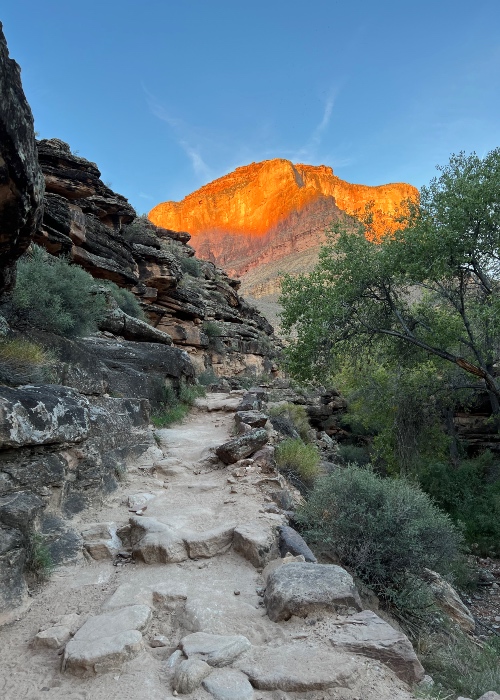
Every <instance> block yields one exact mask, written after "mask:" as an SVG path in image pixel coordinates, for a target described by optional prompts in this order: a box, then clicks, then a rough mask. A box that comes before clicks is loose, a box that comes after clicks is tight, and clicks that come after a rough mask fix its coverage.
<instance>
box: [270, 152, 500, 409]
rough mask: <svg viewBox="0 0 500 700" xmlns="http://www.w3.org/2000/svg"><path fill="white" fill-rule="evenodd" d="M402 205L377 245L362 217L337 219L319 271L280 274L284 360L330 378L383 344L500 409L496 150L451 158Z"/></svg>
mask: <svg viewBox="0 0 500 700" xmlns="http://www.w3.org/2000/svg"><path fill="white" fill-rule="evenodd" d="M439 170H440V172H441V175H440V177H439V178H435V179H433V180H432V181H431V183H430V185H429V186H428V187H423V188H422V190H421V193H420V202H419V204H415V203H413V204H412V203H410V204H409V212H410V213H409V214H408V215H407V216H406V217H405V218H404V219H402V220H401V222H400V223H401V229H400V230H398V231H396V232H395V233H394V234H390V235H387V236H385V237H383V238H382V240H381V243H380V244H377V243H374V242H372V241H370V240H368V238H367V237H366V235H365V234H369V233H370V223H371V222H370V217H369V214H368V216H367V218H366V219H365V221H364V222H363V223H360V224H359V225H356V224H354V223H353V222H352V221H350V222H348V223H344V224H340V225H336V226H335V227H334V228H333V229H332V232H331V233H330V238H329V243H328V245H327V246H326V247H325V248H323V250H322V252H321V255H320V262H319V264H318V266H317V267H316V269H315V270H314V271H313V272H312V273H310V274H308V275H302V276H299V277H297V278H291V277H285V279H284V282H283V293H282V298H281V302H282V304H283V306H284V312H283V315H282V325H283V327H284V328H285V330H286V331H288V332H291V331H292V329H295V332H296V340H295V341H293V338H292V339H291V340H292V342H291V345H290V347H289V350H288V362H289V367H290V369H291V370H292V372H293V373H294V374H295V375H296V376H298V377H302V378H309V377H311V376H317V377H322V378H323V380H324V377H325V376H331V374H332V372H335V371H336V369H337V368H338V366H339V361H340V362H341V361H342V360H343V359H344V358H346V357H351V358H354V357H356V356H357V354H358V353H361V352H364V351H366V349H367V348H370V349H371V350H374V351H375V352H376V351H377V349H378V348H379V347H380V346H381V345H382V346H386V345H387V341H390V343H391V346H392V348H393V351H394V352H395V353H399V352H400V353H402V354H403V355H404V354H405V353H408V352H409V351H410V350H411V351H412V352H418V351H419V352H421V353H422V352H423V353H424V357H425V356H431V357H433V358H435V359H436V360H440V361H442V362H443V363H450V364H452V365H454V366H456V367H459V368H460V369H461V370H463V371H464V372H466V373H467V375H468V376H469V379H470V378H471V376H472V378H473V381H474V382H475V383H476V384H477V383H479V385H481V386H483V387H484V386H485V387H486V388H487V389H488V391H489V395H490V400H491V402H492V409H493V411H494V412H495V413H498V412H499V410H500V408H499V406H500V404H499V399H500V385H499V379H497V378H496V377H494V376H493V365H494V363H495V361H496V360H497V353H498V347H499V346H500V294H499V291H500V276H499V274H498V273H499V267H500V258H499V250H500V149H496V150H494V151H491V152H490V153H489V154H487V156H486V157H485V158H484V159H481V158H479V157H478V156H476V155H475V154H472V155H470V156H466V155H465V154H463V153H461V154H459V155H457V156H456V155H453V156H452V157H451V159H450V162H449V164H448V165H446V166H445V167H442V168H439Z"/></svg>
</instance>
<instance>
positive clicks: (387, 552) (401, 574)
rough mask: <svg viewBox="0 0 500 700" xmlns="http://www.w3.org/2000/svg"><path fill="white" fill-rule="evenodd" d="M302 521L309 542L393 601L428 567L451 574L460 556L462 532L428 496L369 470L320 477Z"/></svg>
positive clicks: (344, 470) (353, 468)
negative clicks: (336, 557)
mask: <svg viewBox="0 0 500 700" xmlns="http://www.w3.org/2000/svg"><path fill="white" fill-rule="evenodd" d="M297 518H298V520H299V522H300V523H301V525H302V528H303V530H304V532H305V536H306V537H307V538H308V539H309V540H311V541H313V542H318V543H321V545H322V546H323V547H326V548H327V549H330V550H333V552H334V553H335V554H336V555H337V556H338V558H339V559H340V561H341V562H342V563H343V564H344V565H346V566H348V567H349V568H350V569H351V570H353V571H354V573H356V574H357V575H358V576H359V578H361V579H362V580H363V581H364V582H365V583H366V584H367V585H369V586H371V587H372V588H373V589H374V590H375V591H376V593H377V594H378V595H381V596H382V597H385V598H386V599H388V600H391V599H392V598H393V597H394V595H393V594H394V593H395V592H397V591H401V590H403V589H404V588H405V587H406V586H407V585H408V584H410V583H412V582H413V581H414V580H415V579H418V577H419V576H420V575H421V573H422V571H423V569H424V567H427V568H430V569H433V570H435V571H439V572H440V573H447V572H448V571H449V570H450V569H451V568H452V566H453V564H454V562H455V561H456V560H457V559H458V558H459V557H460V549H461V544H462V536H461V534H460V533H459V532H458V530H457V529H456V528H455V527H454V525H453V524H452V522H451V520H450V518H449V517H448V516H447V515H446V514H445V513H443V512H442V511H441V510H440V509H439V508H438V507H437V506H436V505H434V503H433V502H432V501H431V499H430V498H429V496H428V495H427V494H425V493H424V492H423V491H422V490H421V489H420V488H419V487H418V486H416V485H413V484H411V483H410V482H408V481H406V480H405V479H392V478H382V477H380V476H378V475H377V474H375V473H374V472H373V471H372V470H371V469H369V468H360V467H358V466H356V465H348V466H347V467H346V468H342V469H337V470H335V471H333V472H332V473H330V474H329V475H328V476H325V477H322V478H320V479H317V480H316V482H315V485H314V489H313V490H312V492H311V494H310V495H309V499H308V501H307V503H306V504H305V505H304V506H303V507H302V509H301V510H300V511H299V512H298V514H297Z"/></svg>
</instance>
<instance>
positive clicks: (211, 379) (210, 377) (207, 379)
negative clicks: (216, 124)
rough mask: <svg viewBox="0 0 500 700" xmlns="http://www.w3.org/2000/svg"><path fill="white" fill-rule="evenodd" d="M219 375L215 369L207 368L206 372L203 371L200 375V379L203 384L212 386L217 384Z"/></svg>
mask: <svg viewBox="0 0 500 700" xmlns="http://www.w3.org/2000/svg"><path fill="white" fill-rule="evenodd" d="M218 379H219V378H218V376H217V375H216V374H215V372H214V371H213V369H211V368H210V369H206V370H205V371H204V372H202V373H201V374H200V375H199V377H198V381H199V382H200V384H201V385H202V386H210V384H216V383H217V381H218Z"/></svg>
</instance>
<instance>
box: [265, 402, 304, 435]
mask: <svg viewBox="0 0 500 700" xmlns="http://www.w3.org/2000/svg"><path fill="white" fill-rule="evenodd" d="M269 415H270V416H273V417H274V416H281V417H284V418H286V419H288V420H289V421H290V423H291V424H292V425H293V427H294V428H295V430H296V431H297V433H298V434H299V436H300V438H301V439H302V440H303V441H304V442H311V426H310V425H309V417H308V415H307V412H306V409H305V408H304V406H301V405H300V404H295V403H281V404H277V405H275V406H272V407H271V408H270V409H269Z"/></svg>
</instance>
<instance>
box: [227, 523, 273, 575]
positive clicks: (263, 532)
mask: <svg viewBox="0 0 500 700" xmlns="http://www.w3.org/2000/svg"><path fill="white" fill-rule="evenodd" d="M276 540H277V538H276V525H267V524H264V523H262V522H260V521H257V520H255V521H252V522H249V523H245V524H244V525H238V527H237V528H236V529H235V531H234V540H233V542H234V550H235V551H236V552H238V553H239V554H241V555H242V556H244V557H245V559H248V561H249V562H250V563H251V564H253V565H254V566H255V567H256V568H261V567H264V566H265V565H266V564H267V563H268V562H269V561H270V560H271V559H273V558H274V557H275V556H276V555H277V553H278V547H277V541H276Z"/></svg>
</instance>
